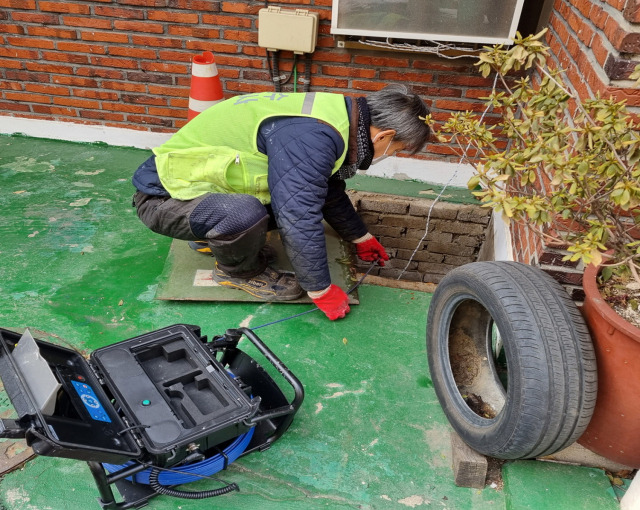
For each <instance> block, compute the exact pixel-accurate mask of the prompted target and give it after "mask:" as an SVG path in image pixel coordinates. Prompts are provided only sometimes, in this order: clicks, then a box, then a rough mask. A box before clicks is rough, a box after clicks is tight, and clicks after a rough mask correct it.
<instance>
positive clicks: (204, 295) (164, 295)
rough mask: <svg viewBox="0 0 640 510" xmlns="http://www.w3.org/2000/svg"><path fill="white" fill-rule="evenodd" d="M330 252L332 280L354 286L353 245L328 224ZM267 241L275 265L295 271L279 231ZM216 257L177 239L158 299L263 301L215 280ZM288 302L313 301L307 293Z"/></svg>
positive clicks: (353, 300) (355, 300)
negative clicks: (273, 254) (272, 250)
mask: <svg viewBox="0 0 640 510" xmlns="http://www.w3.org/2000/svg"><path fill="white" fill-rule="evenodd" d="M325 230H326V239H327V253H328V259H329V271H330V273H331V281H332V282H333V283H334V284H336V285H338V286H339V287H341V288H342V289H343V290H344V291H347V290H349V289H350V288H351V287H352V286H353V285H354V283H355V282H354V280H353V279H352V278H353V277H352V274H354V273H353V271H352V269H351V267H352V265H351V262H352V260H351V255H350V251H349V246H348V245H347V244H346V243H344V242H343V241H342V240H341V239H340V238H339V237H338V235H337V234H336V233H335V231H334V230H333V229H331V228H330V227H328V226H326V227H325ZM267 243H268V244H270V245H271V246H273V248H274V250H275V251H276V253H277V259H276V261H275V262H274V263H273V264H272V265H273V267H274V268H276V269H283V270H291V264H290V263H289V260H288V259H287V256H286V254H285V251H284V247H283V246H282V242H281V240H280V236H279V235H278V233H277V231H271V232H269V234H268V237H267ZM214 262H215V259H214V258H213V257H211V256H209V255H205V254H202V253H198V252H196V251H195V250H192V249H191V248H189V243H188V242H187V241H180V240H177V239H174V241H173V242H172V243H171V248H170V250H169V255H168V256H167V260H166V262H165V266H164V270H163V272H162V275H161V278H160V280H161V283H160V284H159V285H158V290H157V292H156V299H162V300H173V301H184V300H186V301H243V302H245V301H246V302H252V301H255V302H260V299H258V298H256V297H254V296H252V295H251V294H248V293H246V292H244V291H241V290H237V289H230V288H228V287H223V286H220V285H218V284H217V283H216V282H214V281H213V278H212V276H211V275H212V271H213V267H214ZM357 292H358V291H357V290H355V291H353V292H352V293H351V294H349V303H350V304H358V303H359V301H358V294H357ZM283 302H284V303H310V302H311V299H309V297H307V296H306V295H303V296H302V297H301V298H299V299H296V300H294V301H283Z"/></svg>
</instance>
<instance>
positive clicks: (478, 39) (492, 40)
mask: <svg viewBox="0 0 640 510" xmlns="http://www.w3.org/2000/svg"><path fill="white" fill-rule="evenodd" d="M340 1H341V0H333V2H332V6H331V34H333V35H340V36H368V37H378V38H387V39H404V40H419V41H438V42H444V43H447V42H452V43H469V44H512V43H513V41H512V40H511V39H512V37H514V36H515V34H516V30H517V28H518V23H519V22H520V17H521V15H522V8H523V5H524V3H525V1H526V0H516V5H515V9H514V13H513V17H512V19H511V26H510V28H509V35H508V36H507V37H482V36H471V35H469V36H466V35H447V34H432V33H427V32H424V33H420V32H389V31H385V30H367V29H359V28H344V27H343V28H341V27H338V7H339V5H340ZM470 1H473V0H470Z"/></svg>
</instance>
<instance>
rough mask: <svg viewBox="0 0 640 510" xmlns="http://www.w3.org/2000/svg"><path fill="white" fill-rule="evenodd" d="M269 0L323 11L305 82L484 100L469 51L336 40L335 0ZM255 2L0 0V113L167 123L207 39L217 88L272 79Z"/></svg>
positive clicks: (437, 151) (441, 100) (179, 106)
mask: <svg viewBox="0 0 640 510" xmlns="http://www.w3.org/2000/svg"><path fill="white" fill-rule="evenodd" d="M275 5H280V6H281V7H283V8H306V9H309V10H311V11H314V12H318V13H319V15H320V26H319V35H318V42H317V48H316V51H315V53H314V54H313V62H312V66H311V69H312V79H311V90H315V91H329V92H341V93H346V94H364V93H366V92H368V91H373V90H377V89H379V88H381V87H383V86H384V85H386V84H388V83H391V82H403V83H407V84H408V85H411V86H412V87H413V89H414V90H415V91H416V92H417V93H419V94H421V95H422V96H423V97H424V98H425V100H427V101H428V103H429V104H430V105H431V107H432V109H433V114H434V117H435V118H436V119H437V120H443V119H445V118H446V117H447V116H448V115H449V113H450V112H451V111H456V110H466V109H481V108H482V103H481V102H480V101H478V99H477V98H478V97H479V96H484V95H487V92H488V88H489V86H490V85H491V81H490V80H485V79H483V78H482V77H480V76H479V75H478V74H477V72H476V70H475V68H474V67H473V60H467V61H460V60H445V59H442V58H436V57H432V56H428V55H426V54H416V53H400V52H388V51H380V50H363V49H344V48H337V44H336V41H335V40H334V38H333V36H331V35H330V33H329V29H330V19H331V0H302V1H284V2H276V3H275ZM262 7H264V2H261V1H233V0H229V1H224V0H223V1H214V0H95V1H73V0H70V1H68V2H61V1H44V0H43V1H36V0H0V115H15V116H21V117H29V118H36V119H47V120H58V121H65V122H76V123H93V124H102V125H106V126H113V127H126V128H134V129H139V130H147V131H157V132H171V131H174V130H176V129H177V128H178V127H180V126H181V125H183V124H184V122H185V120H186V115H187V104H188V95H189V81H190V62H191V58H192V57H193V56H194V55H196V54H199V53H201V52H202V51H203V50H210V51H212V52H213V53H214V54H215V57H216V64H217V67H218V71H219V73H220V77H221V81H222V85H223V90H224V93H225V96H227V97H230V96H234V95H237V94H241V93H248V92H256V91H265V90H273V84H272V82H271V80H270V77H269V71H268V66H267V61H266V51H265V50H264V49H263V48H260V47H258V45H257V40H258V32H257V18H258V11H259V10H260V9H261V8H262ZM292 56H293V55H292V54H291V53H287V52H283V54H282V64H281V70H284V71H285V72H288V71H290V70H291V67H292ZM298 71H299V73H303V72H304V64H303V63H299V66H298ZM291 88H292V85H291V84H289V85H287V86H285V88H284V90H291ZM429 149H430V150H429V152H428V154H427V153H424V154H422V157H424V158H432V159H433V158H435V159H451V160H457V158H456V157H455V156H454V155H453V153H452V151H451V150H450V149H449V147H446V146H442V145H437V144H434V145H432V146H430V147H429Z"/></svg>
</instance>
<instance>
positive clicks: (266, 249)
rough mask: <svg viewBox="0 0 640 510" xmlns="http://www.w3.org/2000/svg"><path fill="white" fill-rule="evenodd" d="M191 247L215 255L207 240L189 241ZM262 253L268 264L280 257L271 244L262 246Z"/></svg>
mask: <svg viewBox="0 0 640 510" xmlns="http://www.w3.org/2000/svg"><path fill="white" fill-rule="evenodd" d="M189 248H191V249H192V250H195V251H197V252H198V253H203V254H205V255H209V256H213V254H212V253H211V248H209V243H207V241H189ZM260 255H261V256H263V257H264V258H265V260H266V261H267V264H272V263H273V262H275V261H276V260H277V258H278V253H277V252H276V249H275V248H274V247H273V246H271V245H270V244H265V245H264V246H263V247H262V248H260Z"/></svg>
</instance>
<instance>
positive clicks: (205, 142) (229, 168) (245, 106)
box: [153, 92, 349, 204]
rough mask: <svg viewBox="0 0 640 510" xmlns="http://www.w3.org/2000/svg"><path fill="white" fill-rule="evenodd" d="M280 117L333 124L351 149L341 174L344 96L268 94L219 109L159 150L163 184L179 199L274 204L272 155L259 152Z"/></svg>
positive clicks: (223, 104) (235, 99)
mask: <svg viewBox="0 0 640 510" xmlns="http://www.w3.org/2000/svg"><path fill="white" fill-rule="evenodd" d="M277 116H295V117H311V118H316V119H320V120H322V121H324V122H326V123H327V124H329V125H331V126H333V127H334V128H335V129H336V130H337V131H338V132H339V133H340V135H341V136H342V139H343V140H344V147H345V148H344V151H343V153H342V155H341V156H340V158H339V159H338V160H337V161H336V163H335V166H334V168H333V171H332V173H335V172H336V171H338V169H339V168H340V167H341V166H342V163H343V161H344V159H345V157H346V154H347V148H348V139H349V115H348V112H347V109H346V105H345V101H344V97H343V96H341V95H339V94H330V93H326V92H309V93H291V94H289V93H280V92H262V93H258V94H247V95H242V96H237V97H233V98H231V99H227V100H226V101H222V102H220V103H217V104H215V105H213V106H212V107H210V108H208V109H207V110H205V111H204V112H202V113H200V114H199V115H198V116H197V117H195V118H193V119H192V120H191V121H189V123H188V124H186V125H185V126H184V127H182V128H181V129H180V130H179V131H178V132H177V133H175V134H174V135H173V136H172V137H171V138H170V139H169V140H168V141H167V142H165V143H164V144H163V145H161V146H160V147H156V148H155V149H153V153H154V154H155V156H156V166H157V168H158V176H159V177H160V181H161V182H162V185H163V186H164V187H165V189H166V190H167V191H168V192H169V193H170V195H171V196H172V197H173V198H176V199H178V200H191V199H193V198H196V197H199V196H200V195H203V194H205V193H246V194H250V195H253V196H255V197H256V198H258V199H259V200H260V202H262V203H263V204H268V203H269V202H270V201H271V196H270V194H269V187H268V185H267V173H268V164H267V156H266V155H265V154H262V153H261V152H260V151H258V146H257V135H258V129H259V127H260V124H261V123H262V122H263V121H265V120H266V119H268V118H270V117H277Z"/></svg>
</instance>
